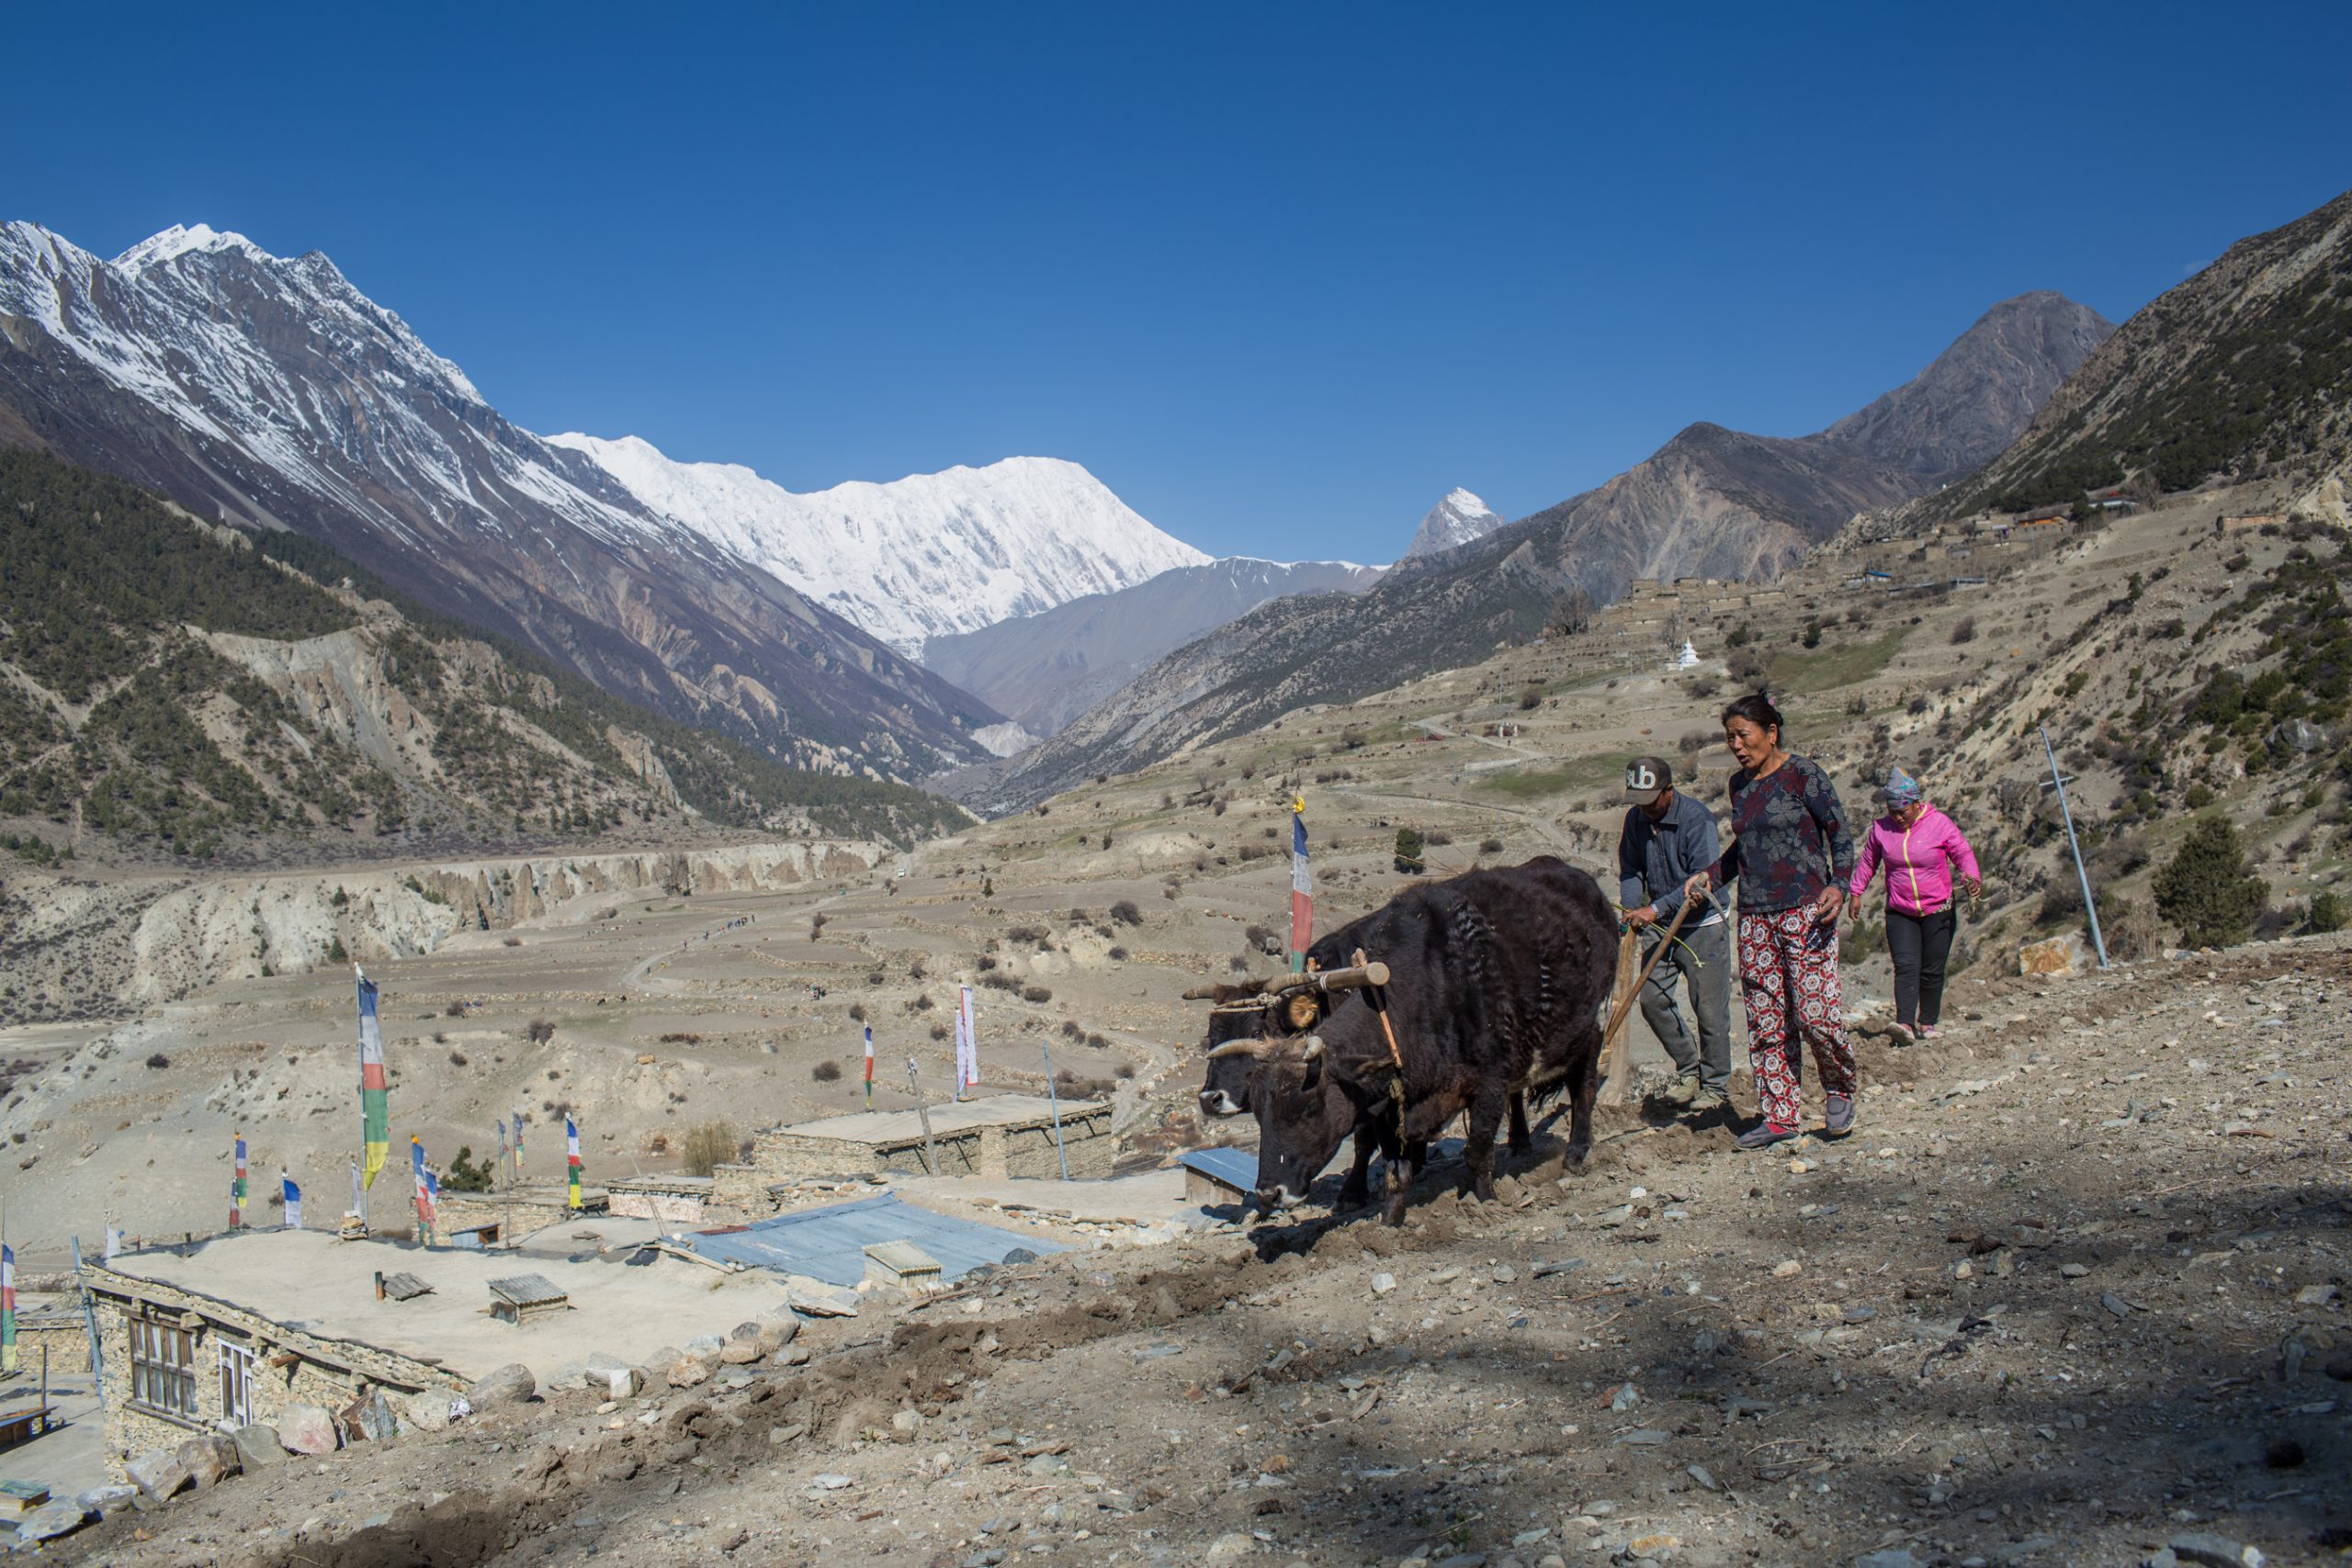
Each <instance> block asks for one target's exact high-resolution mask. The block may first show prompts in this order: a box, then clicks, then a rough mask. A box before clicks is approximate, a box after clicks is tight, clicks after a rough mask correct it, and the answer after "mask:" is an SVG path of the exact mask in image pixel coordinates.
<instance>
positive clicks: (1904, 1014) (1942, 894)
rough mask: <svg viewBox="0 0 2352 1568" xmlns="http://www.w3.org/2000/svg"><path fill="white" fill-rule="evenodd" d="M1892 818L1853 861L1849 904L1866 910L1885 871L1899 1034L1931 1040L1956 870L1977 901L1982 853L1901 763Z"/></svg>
mask: <svg viewBox="0 0 2352 1568" xmlns="http://www.w3.org/2000/svg"><path fill="white" fill-rule="evenodd" d="M1878 796H1879V798H1880V799H1881V800H1883V801H1884V802H1885V803H1886V815H1885V816H1883V817H1882V818H1879V819H1878V820H1877V821H1875V822H1873V823H1871V830H1870V833H1869V835H1868V836H1867V837H1866V838H1864V839H1863V840H1862V852H1861V858H1860V859H1859V860H1857V861H1856V862H1855V863H1854V875H1853V880H1852V882H1851V883H1850V884H1849V886H1848V889H1847V891H1848V894H1849V897H1848V900H1847V908H1849V909H1853V910H1855V911H1857V912H1858V913H1859V911H1860V908H1861V904H1862V894H1863V893H1864V892H1865V891H1867V890H1868V889H1869V887H1870V885H1871V877H1872V876H1874V875H1876V874H1878V869H1879V867H1880V866H1881V865H1883V866H1885V868H1886V950H1887V954H1888V956H1889V957H1891V958H1893V959H1894V1032H1895V1034H1896V1035H1897V1036H1898V1037H1900V1038H1902V1039H1904V1040H1932V1039H1934V1038H1935V1037H1936V1019H1937V1018H1938V1016H1939V1015H1940V1014H1941V1013H1942V1011H1943V1002H1944V961H1945V960H1946V959H1948V958H1950V957H1951V941H1952V936H1953V933H1954V932H1956V931H1958V930H1959V928H1960V912H1959V911H1958V910H1957V909H1956V908H1953V905H1952V872H1953V870H1954V869H1955V868H1957V869H1958V871H1959V873H1960V880H1961V883H1962V886H1964V887H1965V888H1966V890H1967V894H1968V897H1970V898H1971V899H1972V900H1973V899H1974V898H1975V897H1977V896H1978V895H1980V894H1982V893H1983V892H1984V891H1985V883H1984V879H1983V878H1982V877H1981V876H1980V875H1979V874H1977V870H1976V852H1975V851H1973V850H1972V849H1970V848H1969V847H1968V840H1966V839H1964V838H1962V836H1961V831H1960V829H1959V828H1958V827H1957V826H1956V825H1955V824H1954V823H1953V822H1952V819H1951V818H1949V817H1947V816H1945V815H1944V814H1943V813H1942V812H1940V811H1939V810H1937V809H1936V808H1935V807H1932V806H1930V805H1928V802H1927V800H1926V799H1925V798H1924V797H1923V796H1922V795H1920V793H1919V783H1918V781H1917V779H1914V778H1913V777H1912V776H1911V775H1910V774H1909V773H1905V772H1904V771H1903V770H1902V769H1901V768H1896V769H1894V771H1893V772H1892V773H1889V774H1888V775H1887V780H1886V787H1885V788H1883V789H1882V790H1880V791H1879V792H1878Z"/></svg>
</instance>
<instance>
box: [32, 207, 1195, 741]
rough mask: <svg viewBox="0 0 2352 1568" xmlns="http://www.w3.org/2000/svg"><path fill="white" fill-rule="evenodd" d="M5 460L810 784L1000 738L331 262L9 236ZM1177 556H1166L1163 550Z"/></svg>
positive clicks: (226, 236) (223, 238) (47, 235)
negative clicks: (465, 624)
mask: <svg viewBox="0 0 2352 1568" xmlns="http://www.w3.org/2000/svg"><path fill="white" fill-rule="evenodd" d="M0 440H15V441H17V442H20V443H23V442H29V443H33V444H37V445H42V446H49V447H51V448H52V449H54V450H55V451H57V452H58V454H59V455H60V456H62V457H66V458H67V459H69V460H71V461H74V462H77V463H81V464H84V465H85V466H87V467H91V468H101V469H105V470H107V471H110V472H113V473H117V474H119V475H121V476H123V477H124V478H127V479H133V480H135V481H137V482H139V483H141V484H145V485H148V486H150V487H152V488H153V489H156V490H159V491H163V492H164V493H165V494H167V495H170V496H172V497H173V498H174V499H175V500H176V501H178V502H180V503H181V504H182V505H185V506H187V507H188V508H189V509H190V510H192V511H195V512H197V513H198V514H199V515H202V516H205V517H207V518H215V517H218V518H223V519H226V520H229V521H232V522H237V523H241V524H244V525H253V526H259V527H286V528H292V529H295V530H297V531H299V532H301V533H304V534H309V535H311V536H316V537H319V538H322V539H324V540H326V541H327V542H328V543H330V544H333V545H334V546H335V547H337V548H339V549H341V550H343V551H344V552H345V554H347V555H349V556H351V557H353V558H355V559H356V560H358V561H359V563H360V564H361V565H363V566H365V567H367V568H368V569H369V570H373V571H375V572H377V573H379V575H381V576H382V577H383V578H384V579H386V580H387V581H390V582H391V583H393V584H395V585H397V586H398V587H400V588H401V589H402V590H404V591H406V592H410V593H413V595H415V596H416V597H417V598H419V599H421V600H423V601H424V602H425V603H426V604H430V605H432V606H433V607H434V608H435V609H437V610H440V611H442V612H444V613H446V614H449V615H455V616H458V617H459V618H461V619H464V620H468V621H470V622H473V623H474V624H476V625H481V626H491V627H494V628H496V629H499V630H501V631H504V632H508V633H510V634H512V635H515V636H516V637H519V638H520V639H522V640H524V641H526V642H529V643H531V644H533V645H535V646H536V647H537V649H539V650H540V651H541V652H543V653H545V654H547V655H548V656H549V657H551V658H553V659H555V660H559V661H560V662H562V663H564V664H567V665H569V666H571V668H573V669H575V670H577V671H580V672H581V673H582V674H583V675H586V676H587V677H589V678H590V679H592V680H594V681H596V682H599V683H600V684H602V685H605V687H607V688H608V689H610V690H613V691H616V692H619V693H621V694H625V695H628V696H630V697H633V698H635V699H637V700H639V701H641V702H644V703H646V704H647V705H650V706H653V707H655V708H657V709H659V710H661V711H663V712H666V713H669V714H671V715H672V716H675V717H680V718H684V719H687V720H689V721H693V722H699V723H710V724H716V725H718V726H719V727H721V728H727V729H729V730H731V731H733V732H734V733H736V734H737V735H739V736H741V737H742V738H743V739H748V740H752V741H753V742H755V743H757V744H759V745H760V746H761V747H762V748H763V750H768V751H769V752H771V753H772V754H774V755H776V756H779V757H782V758H785V759H786V760H788V761H795V762H797V763H801V764H803V765H808V766H814V767H820V768H834V769H846V770H858V769H866V768H871V769H874V770H876V771H879V772H882V773H889V774H895V775H897V776H899V777H915V776H921V775H922V774H924V773H929V772H931V771H932V770H933V769H934V768H936V767H937V766H939V765H941V764H943V763H944V762H950V761H961V760H965V759H968V758H971V757H975V756H978V755H979V754H981V751H982V748H981V747H979V746H978V745H976V744H975V743H974V741H973V740H972V739H971V737H972V733H973V732H974V731H975V730H978V729H980V728H987V727H989V726H991V725H994V724H996V723H998V722H1000V721H1001V715H998V714H996V713H994V712H992V711H991V710H989V708H988V707H987V706H986V705H983V704H981V703H979V702H978V700H977V699H974V698H972V697H971V696H969V695H968V694H966V693H964V692H961V691H958V690H957V689H956V688H955V687H954V686H952V685H950V684H948V683H947V682H945V681H944V680H942V679H940V678H939V677H937V676H935V675H933V674H931V673H930V672H928V671H924V670H922V668H921V667H920V666H918V665H917V664H915V663H914V661H913V660H909V659H906V658H903V657H901V656H900V655H899V654H898V653H897V652H895V651H894V650H893V649H890V648H888V647H886V646H884V645H883V644H881V643H879V642H877V641H876V640H875V639H874V638H872V637H869V636H867V635H866V634H865V633H864V632H862V631H860V630H859V629H858V628H857V627H856V626H853V625H851V624H850V623H848V622H847V621H845V620H843V619H842V618H841V617H839V616H837V615H833V614H832V613H831V612H830V611H829V610H827V609H826V608H824V607H823V606H822V605H820V604H814V603H812V602H810V601H809V599H808V598H806V597H804V596H803V594H801V593H800V592H797V591H796V590H795V589H794V588H792V587H790V586H788V585H787V584H786V583H785V582H783V581H778V580H777V579H776V578H775V577H774V576H773V575H771V574H770V573H769V572H768V571H766V570H763V569H762V568H761V567H760V566H758V565H757V564H755V563H754V562H752V561H751V560H749V559H747V558H744V557H743V556H741V555H740V554H738V553H736V552H735V551H734V550H732V549H730V548H729V547H727V546H725V545H723V544H721V543H718V542H717V541H715V540H714V539H712V538H711V537H709V536H707V535H706V534H704V533H702V532H701V531H699V530H697V529H695V528H693V527H690V526H688V525H686V524H684V522H681V521H678V520H675V519H673V517H672V516H669V515H667V514H662V513H656V512H654V511H651V510H650V509H648V508H647V507H646V506H645V505H644V504H643V503H642V502H639V500H638V498H637V497H636V496H635V495H634V494H632V493H631V492H630V491H628V490H627V489H625V488H623V486H622V485H621V484H620V483H618V482H617V481H616V480H615V479H613V478H612V477H611V476H610V475H609V474H607V473H606V472H605V469H604V468H600V467H599V466H597V465H596V464H595V463H594V462H591V461H589V460H588V459H587V458H586V457H583V456H582V455H581V454H579V453H577V452H574V451H571V450H569V449H567V448H564V447H560V446H551V445H549V444H548V443H547V442H544V441H542V440H540V439H539V437H537V436H536V435H534V434H531V433H530V432H528V431H526V430H523V429H520V428H519V427H517V426H515V425H514V424H512V423H509V422H508V421H507V420H505V419H504V418H503V417H502V416H501V415H500V414H499V412H497V410H495V409H494V408H492V407H491V406H490V404H489V403H488V402H486V401H485V400H483V399H482V396H481V392H480V391H479V390H478V389H476V388H475V387H474V385H473V383H472V382H471V381H469V380H468V379H467V378H466V376H465V375H464V373H463V372H462V371H460V370H459V369H458V367H456V366H455V365H453V364H451V363H450V362H449V361H448V360H447V359H444V358H442V357H441V356H440V355H436V354H435V353H434V352H433V351H432V350H431V349H429V348H427V347H426V346H425V344H424V343H423V341H422V340H420V339H419V338H418V337H417V335H416V334H415V333H414V332H413V331H412V330H411V329H410V327H409V326H408V324H407V323H406V322H405V321H401V318H400V317H399V316H397V315H395V314H394V313H393V312H391V311H390V310H386V309H384V308H383V307H382V306H380V305H378V304H377V303H376V302H375V301H373V300H371V299H368V297H367V296H366V295H364V294H362V293H360V291H359V290H358V289H357V288H354V287H353V286H352V284H351V282H350V281H349V280H348V279H347V278H345V276H344V275H343V274H342V272H340V271H339V270H338V269H337V268H336V267H335V265H334V263H333V262H331V261H329V260H328V259H327V258H326V257H325V256H323V255H322V254H318V253H316V252H313V253H311V254H308V255H303V256H299V257H294V258H290V259H288V258H281V257H278V256H274V255H271V254H269V253H267V252H266V251H264V250H263V249H261V248H260V247H259V246H258V245H255V244H254V243H253V242H251V241H250V240H247V239H245V238H243V236H241V235H237V234H233V233H222V232H216V231H213V230H211V229H209V228H205V227H202V226H198V227H196V228H192V229H184V228H174V229H170V230H166V231H164V232H163V233H161V234H158V235H156V236H155V237H154V238H153V239H151V240H147V241H144V242H142V243H140V244H137V245H134V246H132V247H131V248H130V250H128V251H126V252H124V253H123V254H121V255H120V256H118V257H117V258H115V259H114V260H113V261H111V262H109V261H105V260H102V259H101V258H99V257H97V256H95V255H93V254H90V253H89V252H87V251H85V250H82V249H81V248H80V247H78V246H76V245H74V244H72V243H69V242H68V241H66V240H64V239H62V238H61V237H59V236H58V235H56V234H54V233H52V232H51V231H48V230H46V229H44V228H41V227H40V226H39V225H37V224H31V223H21V222H17V223H6V224H0ZM1171 542H1172V541H1171Z"/></svg>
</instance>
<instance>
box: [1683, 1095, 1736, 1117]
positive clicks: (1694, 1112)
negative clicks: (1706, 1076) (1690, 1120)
mask: <svg viewBox="0 0 2352 1568" xmlns="http://www.w3.org/2000/svg"><path fill="white" fill-rule="evenodd" d="M1730 1103H1731V1097H1730V1096H1728V1095H1726V1094H1725V1093H1724V1091H1723V1090H1721V1089H1700V1090H1699V1092H1698V1093H1696V1094H1694V1095H1692V1096H1691V1103H1690V1104H1688V1105H1686V1106H1684V1107H1683V1108H1682V1109H1683V1112H1684V1114H1686V1115H1690V1116H1705V1115H1709V1114H1711V1113H1713V1112H1714V1111H1721V1110H1722V1109H1723V1108H1724V1106H1726V1105H1729V1104H1730Z"/></svg>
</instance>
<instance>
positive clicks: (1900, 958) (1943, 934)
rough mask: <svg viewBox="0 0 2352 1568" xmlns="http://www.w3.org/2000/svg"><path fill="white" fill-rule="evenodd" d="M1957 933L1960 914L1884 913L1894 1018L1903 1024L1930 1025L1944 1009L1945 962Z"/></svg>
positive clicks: (1954, 911)
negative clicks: (1890, 969)
mask: <svg viewBox="0 0 2352 1568" xmlns="http://www.w3.org/2000/svg"><path fill="white" fill-rule="evenodd" d="M1959 930H1960V911H1959V910H1957V909H1955V908H1950V907H1946V908H1942V909H1939V910H1938V911H1936V913H1934V914H1932V915H1906V914H1905V913H1904V912H1903V911H1902V910H1900V909H1897V908H1891V907H1890V908H1888V909H1887V911H1886V951H1887V953H1888V955H1889V956H1890V957H1892V958H1893V959H1894V1016H1895V1019H1896V1021H1899V1022H1902V1023H1905V1024H1916V1023H1933V1022H1935V1021H1936V1020H1937V1019H1938V1018H1939V1017H1941V1016H1942V1014H1943V1009H1944V961H1945V960H1946V959H1948V958H1950V957H1951V939H1952V935H1953V933H1954V932H1956V931H1959Z"/></svg>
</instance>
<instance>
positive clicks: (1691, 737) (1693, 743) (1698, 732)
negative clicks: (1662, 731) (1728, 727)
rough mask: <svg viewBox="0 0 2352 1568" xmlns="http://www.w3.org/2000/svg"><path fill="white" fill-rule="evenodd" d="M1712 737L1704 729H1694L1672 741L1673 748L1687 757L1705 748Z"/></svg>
mask: <svg viewBox="0 0 2352 1568" xmlns="http://www.w3.org/2000/svg"><path fill="white" fill-rule="evenodd" d="M1713 739H1714V737H1713V736H1712V735H1710V734H1708V733H1707V732H1706V731H1705V730H1703V729H1694V730H1691V732H1690V733H1689V734H1687V735H1685V736H1683V738H1682V739H1679V740H1678V741H1676V742H1675V743H1674V749H1675V750H1678V751H1679V752H1681V753H1682V754H1683V755H1684V756H1686V757H1688V756H1691V754H1693V753H1694V752H1699V751H1703V750H1706V749H1707V747H1708V745H1709V744H1710V743H1711V742H1712V741H1713Z"/></svg>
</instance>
